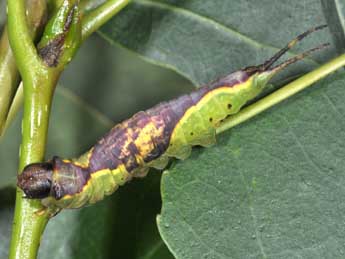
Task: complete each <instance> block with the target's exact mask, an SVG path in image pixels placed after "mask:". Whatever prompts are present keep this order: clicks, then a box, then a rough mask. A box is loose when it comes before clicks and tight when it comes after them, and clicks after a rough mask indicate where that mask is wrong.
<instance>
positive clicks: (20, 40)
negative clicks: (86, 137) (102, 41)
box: [8, 0, 128, 259]
mask: <svg viewBox="0 0 345 259" xmlns="http://www.w3.org/2000/svg"><path fill="white" fill-rule="evenodd" d="M65 1H68V0H65ZM109 2H110V3H111V2H112V4H111V5H109V3H108V4H104V5H102V6H100V9H97V10H98V12H92V15H91V16H86V17H87V19H86V21H87V23H86V24H87V25H88V27H87V28H88V29H87V30H86V33H87V36H89V35H90V33H91V32H93V31H94V30H95V29H97V28H98V27H97V26H101V25H102V24H103V23H104V22H106V21H107V19H110V18H111V16H112V15H114V14H115V13H117V12H118V11H119V10H120V9H122V8H123V7H124V6H125V4H124V1H123V3H122V4H119V3H117V4H115V3H114V1H109ZM118 2H120V1H118ZM126 2H128V1H126ZM74 3H75V1H74V0H70V2H68V5H63V6H61V7H60V8H62V9H59V10H58V12H57V13H56V14H55V15H54V16H52V18H51V20H50V21H49V22H48V24H47V26H46V28H45V33H44V35H43V37H42V40H41V42H40V44H39V47H40V48H41V49H43V48H44V47H47V46H48V48H49V44H50V43H51V42H53V41H54V40H56V39H59V38H58V37H60V36H61V35H63V36H64V37H65V39H64V44H66V46H67V47H66V48H63V49H62V54H61V56H60V57H59V59H58V60H57V62H58V64H57V65H55V63H53V65H52V66H51V64H50V63H49V62H47V61H50V58H51V57H49V56H42V57H43V58H44V61H42V60H41V57H39V55H38V53H37V51H36V48H35V45H34V44H33V42H32V40H31V38H30V34H29V30H28V28H27V25H26V20H25V18H23V17H25V8H24V0H8V31H9V39H10V43H11V48H12V49H13V52H14V56H15V60H16V63H17V66H18V69H19V72H20V74H21V76H22V80H23V89H24V114H23V123H22V144H21V151H20V162H19V171H22V169H23V168H24V166H25V165H27V164H29V163H33V162H38V161H42V160H43V158H44V152H45V145H46V140H47V130H48V122H49V113H50V107H51V101H52V97H53V92H54V89H55V86H56V83H57V80H58V78H59V76H60V73H61V72H62V71H63V69H64V68H65V66H66V64H67V63H68V61H69V60H70V59H71V58H72V57H73V55H74V52H75V50H76V49H77V48H78V47H79V43H80V36H78V35H80V30H79V31H78V28H80V27H78V26H80V23H79V21H80V19H79V12H78V11H73V18H72V23H71V24H70V27H69V29H68V31H65V29H66V27H65V25H66V23H64V21H67V20H68V19H67V16H69V14H70V13H71V10H72V9H71V8H73V10H77V8H78V6H75V5H74ZM66 8H67V9H66ZM104 8H109V9H110V11H109V12H107V11H106V10H104ZM93 19H95V22H93ZM61 28H62V30H61ZM78 32H79V34H78ZM62 33H63V34H62ZM87 36H86V35H84V39H85V38H86V37H87ZM46 53H47V52H46ZM48 54H49V52H48ZM53 57H54V56H53ZM46 58H47V59H46ZM54 62H55V61H54ZM49 66H50V67H49ZM19 103H20V102H19ZM22 196H23V193H22V191H21V190H19V189H18V190H17V196H16V207H15V215H14V222H13V232H12V240H11V246H10V259H15V258H16V259H17V258H18V259H19V258H20V259H34V258H36V256H37V251H38V247H39V243H40V240H41V236H42V234H43V231H44V229H45V226H46V224H47V222H48V218H47V216H48V214H47V213H42V214H38V213H36V212H37V211H38V210H41V209H42V208H43V207H42V205H41V203H40V201H37V200H36V201H35V200H29V199H23V197H22Z"/></svg>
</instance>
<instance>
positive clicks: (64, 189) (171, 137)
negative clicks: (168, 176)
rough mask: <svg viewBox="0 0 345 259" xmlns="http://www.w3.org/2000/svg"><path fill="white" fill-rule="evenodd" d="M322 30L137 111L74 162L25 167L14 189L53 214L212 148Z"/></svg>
mask: <svg viewBox="0 0 345 259" xmlns="http://www.w3.org/2000/svg"><path fill="white" fill-rule="evenodd" d="M324 27H325V26H324V25H323V26H319V27H315V28H312V29H310V30H308V31H306V32H305V33H303V34H301V35H299V36H298V37H297V38H295V39H294V40H292V41H291V42H290V43H289V44H288V45H287V46H286V47H285V48H283V49H282V50H280V51H279V52H277V53H276V54H275V55H274V56H273V57H272V58H270V59H269V60H267V61H266V62H264V63H263V64H261V65H258V66H252V67H247V68H245V69H242V70H239V71H236V72H234V73H231V74H229V75H227V76H225V77H223V78H221V79H219V80H216V81H214V82H213V83H211V84H209V85H206V86H203V87H201V88H199V89H197V90H196V91H194V92H192V93H190V94H187V95H183V96H181V97H179V98H177V99H174V100H171V101H168V102H164V103H161V104H158V105H156V106H154V107H153V108H151V109H149V110H146V111H141V112H138V113H137V114H135V115H134V116H133V117H132V118H130V119H128V120H126V121H124V122H122V123H120V124H118V125H116V126H115V127H114V128H112V129H111V131H110V132H109V133H108V134H106V135H105V136H104V137H103V138H102V139H101V140H100V141H98V142H97V143H96V145H95V146H93V147H92V148H91V149H90V150H89V151H88V152H86V153H85V154H84V155H82V156H80V157H79V158H77V159H61V158H59V157H53V158H52V159H51V160H50V161H48V162H44V163H34V164H30V165H28V166H26V167H25V168H24V170H23V173H22V174H20V175H19V176H18V182H17V185H18V186H19V187H20V188H21V189H22V190H23V191H24V193H25V195H26V197H27V198H31V199H42V203H43V205H44V206H45V207H46V208H48V209H49V210H50V211H51V212H52V211H53V212H56V211H58V210H60V209H62V208H79V207H82V206H84V205H86V204H92V203H95V202H97V201H99V200H101V199H103V197H104V195H109V194H111V193H113V192H114V191H115V190H116V189H117V188H118V187H119V186H121V185H123V184H125V183H126V182H128V181H129V180H130V179H132V178H133V177H142V176H145V175H146V173H147V172H148V170H149V168H150V167H153V168H158V169H163V168H165V166H166V165H167V163H168V161H169V158H170V157H175V158H178V159H185V158H187V157H188V155H189V154H190V152H191V147H192V146H194V145H201V146H205V147H208V146H210V145H212V144H214V143H215V135H216V128H217V126H218V125H219V123H220V122H221V121H222V120H223V119H225V118H226V117H228V116H229V115H232V114H235V113H237V112H238V111H239V110H240V109H241V107H242V106H243V105H245V104H246V103H247V102H248V101H249V100H251V99H253V98H254V97H256V96H257V95H258V94H259V93H260V92H261V91H262V90H263V89H264V88H265V86H266V85H267V83H268V81H269V80H270V79H271V78H272V77H273V76H274V75H276V74H277V73H278V72H279V71H281V70H282V69H284V68H285V67H286V66H288V65H289V64H292V63H294V62H296V61H298V60H300V59H303V58H304V57H305V56H307V55H309V54H310V53H311V52H312V51H315V50H319V49H321V48H323V47H325V46H326V45H327V44H323V45H320V46H318V47H316V48H313V49H310V50H308V51H306V52H304V53H302V54H300V55H297V56H295V57H293V58H291V59H288V60H287V61H285V62H283V63H281V64H280V65H276V66H273V64H274V63H275V62H276V61H277V60H278V59H279V58H280V57H281V56H282V55H283V54H285V53H286V52H287V51H288V50H289V49H290V48H291V47H293V46H294V45H295V44H296V43H297V42H298V41H300V40H301V39H303V38H304V37H305V36H307V35H308V34H310V33H312V32H314V31H316V30H319V29H322V28H324Z"/></svg>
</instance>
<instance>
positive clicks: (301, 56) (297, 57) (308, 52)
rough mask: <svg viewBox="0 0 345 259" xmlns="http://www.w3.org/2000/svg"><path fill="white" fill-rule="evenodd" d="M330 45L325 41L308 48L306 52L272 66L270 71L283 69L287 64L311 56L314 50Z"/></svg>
mask: <svg viewBox="0 0 345 259" xmlns="http://www.w3.org/2000/svg"><path fill="white" fill-rule="evenodd" d="M329 45H330V44H329V43H324V44H321V45H319V46H317V47H315V48H312V49H309V50H307V51H305V52H303V53H301V54H299V55H297V56H294V57H292V58H290V59H288V60H286V61H284V62H283V63H281V64H279V65H277V66H275V67H273V68H271V69H270V71H279V70H282V69H284V68H285V67H287V66H289V65H291V64H293V63H295V62H297V61H299V60H301V59H304V58H305V57H307V56H309V55H310V54H311V53H312V52H314V51H318V50H321V49H324V48H326V47H328V46H329Z"/></svg>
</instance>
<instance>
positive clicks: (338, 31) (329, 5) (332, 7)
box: [321, 0, 345, 54]
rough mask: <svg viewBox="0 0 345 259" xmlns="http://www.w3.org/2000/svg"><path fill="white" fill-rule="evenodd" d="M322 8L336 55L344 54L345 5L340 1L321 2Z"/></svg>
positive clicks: (327, 0) (323, 0)
mask: <svg viewBox="0 0 345 259" xmlns="http://www.w3.org/2000/svg"><path fill="white" fill-rule="evenodd" d="M321 2H322V6H323V9H324V13H325V16H326V19H327V21H328V24H329V27H330V30H331V31H332V34H333V38H334V43H335V44H336V47H337V50H338V53H339V54H341V53H344V52H345V3H344V1H340V0H322V1H321Z"/></svg>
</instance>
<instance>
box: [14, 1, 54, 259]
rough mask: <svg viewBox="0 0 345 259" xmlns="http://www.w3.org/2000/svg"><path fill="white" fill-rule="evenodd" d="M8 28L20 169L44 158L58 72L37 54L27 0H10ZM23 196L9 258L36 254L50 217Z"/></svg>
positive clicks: (23, 258) (22, 258) (19, 200)
mask: <svg viewBox="0 0 345 259" xmlns="http://www.w3.org/2000/svg"><path fill="white" fill-rule="evenodd" d="M36 7H37V6H36ZM8 32H9V40H10V43H11V48H12V50H13V54H14V57H15V60H16V64H17V66H18V69H19V72H20V74H21V76H22V80H23V84H24V96H25V97H24V115H23V124H22V132H23V135H22V144H21V151H20V162H19V171H21V170H22V169H23V167H24V166H25V165H26V164H29V163H33V162H37V161H41V160H42V159H43V157H44V152H45V144H46V138H47V129H48V121H49V111H50V106H51V98H52V94H53V89H54V87H55V83H56V80H57V76H56V73H55V72H54V71H51V70H50V69H49V68H47V67H46V66H45V65H44V63H43V62H42V61H41V59H40V57H39V56H38V54H37V51H36V48H35V45H34V43H33V41H32V37H31V33H30V30H29V28H28V26H27V24H26V16H25V3H24V0H9V1H8ZM22 196H23V194H22V192H21V191H20V190H17V197H16V206H15V215H14V222H13V232H12V240H11V246H10V255H9V258H18V259H19V258H20V259H29V258H36V255H37V250H38V246H39V243H40V239H41V235H42V233H43V230H44V227H45V225H46V223H47V221H48V218H47V217H46V216H45V215H42V216H38V215H36V214H35V212H36V211H37V210H39V209H41V208H42V205H41V203H40V202H39V201H33V200H28V199H23V198H22Z"/></svg>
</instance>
